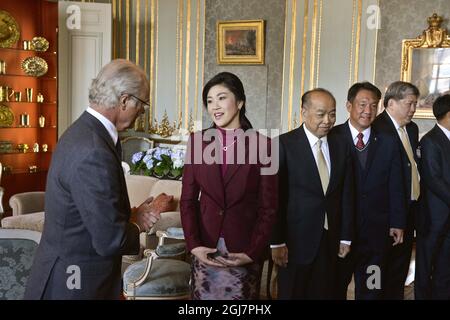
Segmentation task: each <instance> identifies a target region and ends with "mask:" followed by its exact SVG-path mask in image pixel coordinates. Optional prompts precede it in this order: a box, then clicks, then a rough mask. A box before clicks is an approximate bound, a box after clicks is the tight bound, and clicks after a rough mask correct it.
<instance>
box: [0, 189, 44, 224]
mask: <svg viewBox="0 0 450 320" xmlns="http://www.w3.org/2000/svg"><path fill="white" fill-rule="evenodd" d="M44 199H45V193H44V192H24V193H17V194H15V195H13V196H12V197H11V198H10V199H9V205H10V207H11V208H12V216H11V217H5V218H3V219H2V222H1V223H2V228H9V229H26V230H33V231H38V232H42V229H43V227H44Z"/></svg>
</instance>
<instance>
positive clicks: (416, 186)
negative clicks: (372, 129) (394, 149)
mask: <svg viewBox="0 0 450 320" xmlns="http://www.w3.org/2000/svg"><path fill="white" fill-rule="evenodd" d="M398 130H399V132H400V139H401V140H402V144H403V147H404V148H405V151H406V154H407V155H408V159H409V162H410V164H411V198H412V199H413V200H417V199H419V196H420V183H419V171H418V170H417V165H416V161H415V160H414V155H413V151H412V148H411V144H410V143H409V140H408V136H407V133H406V129H405V127H400V128H398Z"/></svg>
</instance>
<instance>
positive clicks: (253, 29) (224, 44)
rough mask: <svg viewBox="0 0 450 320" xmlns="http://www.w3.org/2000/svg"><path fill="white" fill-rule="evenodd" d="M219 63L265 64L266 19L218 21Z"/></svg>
mask: <svg viewBox="0 0 450 320" xmlns="http://www.w3.org/2000/svg"><path fill="white" fill-rule="evenodd" d="M217 63H218V64H264V20H240V21H218V22H217Z"/></svg>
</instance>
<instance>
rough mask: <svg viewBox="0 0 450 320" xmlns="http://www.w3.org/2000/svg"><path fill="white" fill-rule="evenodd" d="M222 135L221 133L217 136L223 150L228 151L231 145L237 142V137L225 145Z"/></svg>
mask: <svg viewBox="0 0 450 320" xmlns="http://www.w3.org/2000/svg"><path fill="white" fill-rule="evenodd" d="M221 135H222V134H221V133H220V134H219V135H218V136H217V137H218V138H219V140H220V145H221V146H222V150H223V151H227V150H228V148H229V147H231V146H232V145H233V144H235V143H236V141H237V139H236V138H235V139H233V140H234V141H233V142H232V143H230V144H229V145H227V146H224V145H223V142H222V138H220V136H221Z"/></svg>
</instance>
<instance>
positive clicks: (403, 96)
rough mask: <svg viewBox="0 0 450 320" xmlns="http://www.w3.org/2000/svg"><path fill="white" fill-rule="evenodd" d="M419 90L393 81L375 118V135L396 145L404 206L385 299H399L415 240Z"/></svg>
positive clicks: (392, 249)
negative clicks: (390, 139)
mask: <svg viewBox="0 0 450 320" xmlns="http://www.w3.org/2000/svg"><path fill="white" fill-rule="evenodd" d="M418 97H419V90H418V89H417V87H416V86H414V85H413V84H411V83H409V82H403V81H396V82H393V83H392V84H390V85H389V87H388V88H387V90H386V93H385V95H384V101H383V103H384V107H385V110H384V111H383V112H382V113H381V114H380V115H379V116H378V117H377V118H376V119H375V121H374V123H373V128H375V130H377V132H380V133H383V134H386V135H390V136H392V137H393V138H394V139H395V140H396V141H397V144H398V145H399V148H400V153H401V161H402V163H401V170H402V174H403V189H404V190H405V193H404V194H405V197H404V201H405V206H406V210H407V215H406V228H405V230H404V233H403V237H402V239H401V241H400V244H398V245H396V246H393V247H392V248H391V249H390V250H389V254H388V261H389V269H388V272H387V274H386V285H385V288H384V289H385V290H384V292H383V298H384V299H395V300H402V299H403V298H404V288H405V281H406V277H407V275H408V270H409V264H410V261H411V253H412V244H413V238H414V220H415V215H416V214H417V210H418V201H419V196H420V182H419V181H420V176H419V168H418V155H419V150H418V148H419V129H418V127H417V125H416V124H415V123H414V122H413V121H411V120H412V117H413V116H414V113H415V112H416V105H417V99H418Z"/></svg>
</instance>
